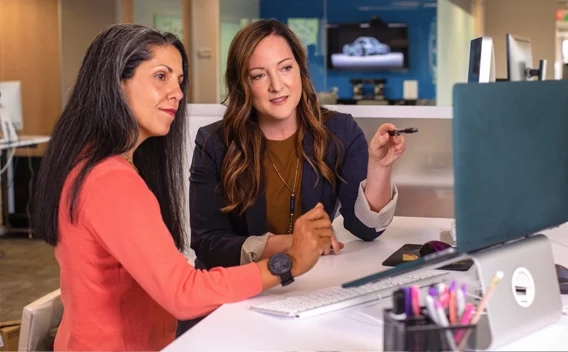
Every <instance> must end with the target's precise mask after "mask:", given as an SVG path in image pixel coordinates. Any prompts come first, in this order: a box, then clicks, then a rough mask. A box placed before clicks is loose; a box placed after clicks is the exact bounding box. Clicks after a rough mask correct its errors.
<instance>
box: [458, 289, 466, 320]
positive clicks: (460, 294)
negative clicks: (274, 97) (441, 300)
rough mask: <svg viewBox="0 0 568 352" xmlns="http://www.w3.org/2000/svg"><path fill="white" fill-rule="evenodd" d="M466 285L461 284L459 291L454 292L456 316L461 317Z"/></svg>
mask: <svg viewBox="0 0 568 352" xmlns="http://www.w3.org/2000/svg"><path fill="white" fill-rule="evenodd" d="M466 287H467V286H466V285H465V284H462V285H461V287H460V289H459V290H457V291H456V303H457V305H458V315H459V316H460V317H461V316H462V315H463V312H464V309H465V296H466V292H467V290H466Z"/></svg>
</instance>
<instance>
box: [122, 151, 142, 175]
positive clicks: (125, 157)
mask: <svg viewBox="0 0 568 352" xmlns="http://www.w3.org/2000/svg"><path fill="white" fill-rule="evenodd" d="M121 155H122V157H123V158H124V160H126V161H128V162H129V163H130V165H132V167H133V168H134V170H136V172H137V173H140V172H139V171H138V168H137V167H136V165H134V162H133V161H132V160H130V158H129V157H127V156H126V155H124V154H121Z"/></svg>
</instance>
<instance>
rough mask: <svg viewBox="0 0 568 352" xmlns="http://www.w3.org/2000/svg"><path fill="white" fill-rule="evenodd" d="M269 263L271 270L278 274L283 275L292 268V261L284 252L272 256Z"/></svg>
mask: <svg viewBox="0 0 568 352" xmlns="http://www.w3.org/2000/svg"><path fill="white" fill-rule="evenodd" d="M268 265H269V266H270V271H272V272H273V273H274V274H276V275H282V274H284V273H287V272H288V271H290V269H292V261H291V260H290V257H289V256H288V255H286V254H284V253H278V254H275V255H273V256H272V257H270V260H269V261H268Z"/></svg>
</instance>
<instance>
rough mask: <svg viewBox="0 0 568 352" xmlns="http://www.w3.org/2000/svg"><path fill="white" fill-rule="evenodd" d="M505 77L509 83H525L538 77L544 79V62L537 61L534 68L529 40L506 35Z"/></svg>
mask: <svg viewBox="0 0 568 352" xmlns="http://www.w3.org/2000/svg"><path fill="white" fill-rule="evenodd" d="M506 38H507V76H508V77H509V81H527V80H533V78H534V77H538V80H539V81H544V80H545V79H546V60H539V65H538V68H535V67H534V64H533V57H532V48H531V42H530V40H529V38H525V37H521V36H518V35H513V34H507V36H506Z"/></svg>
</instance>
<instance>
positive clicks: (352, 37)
mask: <svg viewBox="0 0 568 352" xmlns="http://www.w3.org/2000/svg"><path fill="white" fill-rule="evenodd" d="M327 66H328V69H334V70H359V71H363V70H365V71H368V70H370V71H398V70H408V68H409V63H408V27H407V25H406V24H405V23H384V22H382V21H372V22H367V23H348V24H328V25H327Z"/></svg>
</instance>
